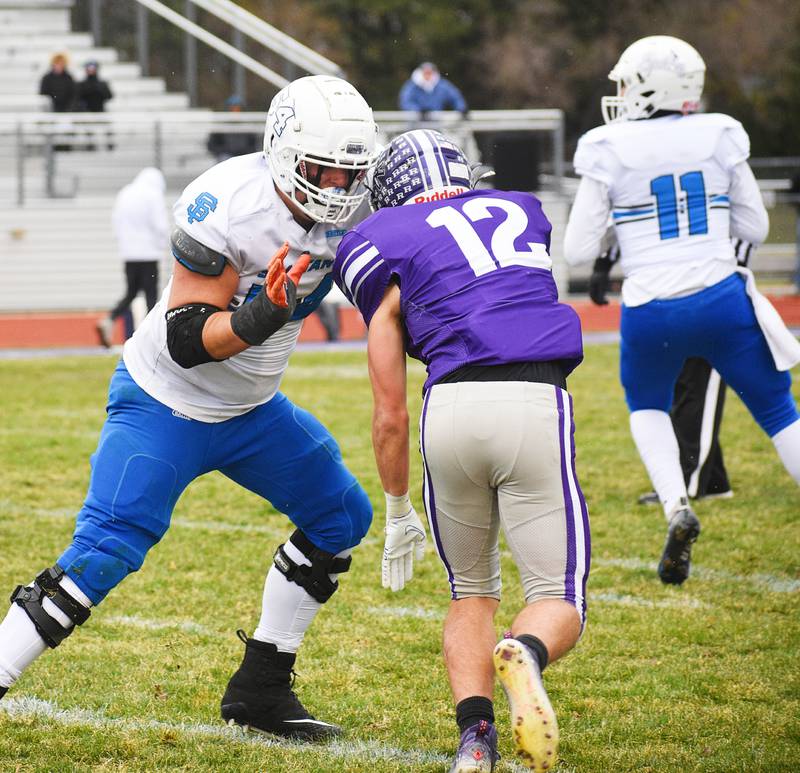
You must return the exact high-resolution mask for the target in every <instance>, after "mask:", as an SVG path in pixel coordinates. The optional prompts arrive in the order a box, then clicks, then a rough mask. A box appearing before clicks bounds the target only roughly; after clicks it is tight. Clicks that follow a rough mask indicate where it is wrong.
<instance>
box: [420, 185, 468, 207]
mask: <svg viewBox="0 0 800 773" xmlns="http://www.w3.org/2000/svg"><path fill="white" fill-rule="evenodd" d="M467 190H468V189H467V188H461V187H458V188H450V189H449V190H446V191H436V193H430V194H428V195H425V194H423V195H422V196H414V203H415V204H419V203H421V202H423V201H441V200H442V199H452V198H453V196H458V195H459V194H461V193H466V192H467Z"/></svg>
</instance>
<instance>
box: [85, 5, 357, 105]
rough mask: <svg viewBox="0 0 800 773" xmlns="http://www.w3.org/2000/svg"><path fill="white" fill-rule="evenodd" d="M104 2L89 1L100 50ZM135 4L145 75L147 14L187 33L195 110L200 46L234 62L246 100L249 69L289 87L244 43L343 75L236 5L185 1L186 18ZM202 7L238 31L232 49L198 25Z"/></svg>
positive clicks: (238, 89) (319, 71) (306, 69)
mask: <svg viewBox="0 0 800 773" xmlns="http://www.w3.org/2000/svg"><path fill="white" fill-rule="evenodd" d="M104 2H105V0H89V27H90V30H91V32H92V35H93V37H94V39H95V43H96V44H97V45H100V42H101V40H102V39H103V37H104V36H103V10H102V7H103V3H104ZM136 3H137V13H136V49H137V58H138V60H139V66H140V67H141V70H142V73H143V74H144V75H147V74H148V72H149V69H150V68H149V59H150V55H149V54H150V42H149V37H150V36H149V28H148V19H147V13H148V11H149V12H152V13H154V14H156V15H157V16H159V17H161V18H162V19H164V20H165V21H167V22H169V23H170V24H172V25H173V26H175V27H177V28H178V29H180V30H182V31H183V32H184V33H186V35H185V41H184V48H185V56H184V70H185V78H186V91H187V93H188V94H189V98H190V101H191V103H192V104H193V105H194V104H196V103H197V83H198V81H197V61H198V60H197V41H200V42H202V43H205V44H206V45H208V46H210V47H211V48H212V49H214V50H215V51H218V52H219V53H221V54H222V55H223V56H225V57H227V58H228V59H230V60H231V61H232V62H234V64H235V71H234V88H233V92H234V93H237V94H238V95H239V96H240V97H242V98H243V99H244V98H245V94H246V88H245V79H244V70H248V71H249V72H251V73H253V74H255V75H256V76H258V77H259V78H261V79H263V80H265V81H266V82H268V83H269V84H271V85H272V86H275V87H277V88H283V87H284V86H285V85H286V84H287V83H288V82H289V79H287V78H286V77H284V75H281V74H280V73H277V72H275V70H273V69H271V68H269V67H267V66H265V65H264V64H263V63H262V62H259V61H257V60H256V59H254V58H253V57H252V56H249V55H248V54H247V53H246V52H245V50H244V49H245V38H249V39H250V40H252V41H254V42H256V43H258V44H259V45H261V46H263V47H264V48H266V49H267V50H268V51H270V52H271V53H272V54H274V55H276V56H277V57H279V58H280V59H281V60H282V61H284V62H286V63H288V64H289V65H290V66H291V67H295V68H297V69H298V70H299V71H300V72H302V73H308V74H311V75H324V74H327V75H338V76H341V75H342V70H341V68H340V67H339V65H337V64H336V63H335V62H332V61H331V60H330V59H327V58H326V57H324V56H322V55H321V54H319V53H318V52H316V51H314V50H313V49H311V48H309V47H308V46H305V45H303V44H302V43H300V42H299V41H297V40H295V39H294V38H292V37H291V36H290V35H287V34H286V33H284V32H281V30H279V29H277V28H276V27H273V26H272V25H271V24H268V23H267V22H266V21H264V20H263V19H261V18H259V17H258V16H256V15H254V14H252V13H250V12H249V11H247V10H245V9H244V8H241V7H240V6H238V5H237V4H236V3H234V2H231V0H184V12H183V14H181V13H179V12H178V11H176V10H173V9H172V8H170V7H168V6H167V5H165V4H164V3H163V2H160V0H136ZM198 8H199V9H202V10H204V11H206V12H208V13H210V14H212V15H213V16H215V17H216V18H218V19H220V20H221V21H223V22H225V23H226V24H229V25H230V26H231V28H232V30H233V42H232V44H231V43H228V42H226V41H225V40H222V39H221V38H220V37H218V36H216V35H214V34H212V33H211V32H209V31H208V30H206V29H204V28H203V27H202V26H200V25H199V24H197V9H198Z"/></svg>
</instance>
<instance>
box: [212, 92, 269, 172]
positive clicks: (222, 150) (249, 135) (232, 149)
mask: <svg viewBox="0 0 800 773" xmlns="http://www.w3.org/2000/svg"><path fill="white" fill-rule="evenodd" d="M225 109H226V110H227V111H228V112H229V113H241V112H242V110H244V100H243V99H242V98H241V97H240V96H237V95H236V94H234V95H233V96H231V97H228V99H226V100H225ZM206 147H207V148H208V152H209V153H211V155H212V156H214V158H215V160H216V161H217V163H219V162H220V161H227V160H228V159H229V158H233V156H244V155H247V154H248V153H255V152H256V151H258V150H261V134H260V133H255V132H237V131H234V132H230V131H228V132H211V134H209V136H208V142H207V143H206Z"/></svg>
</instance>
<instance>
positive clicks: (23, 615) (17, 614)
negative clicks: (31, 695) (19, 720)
mask: <svg viewBox="0 0 800 773" xmlns="http://www.w3.org/2000/svg"><path fill="white" fill-rule="evenodd" d="M59 585H60V586H61V587H62V588H63V589H64V590H65V591H66V592H67V593H68V594H69V595H70V596H72V598H74V599H75V600H76V601H79V602H80V603H81V604H83V606H85V607H86V608H87V609H88V608H89V607H91V606H92V602H91V601H89V599H88V598H87V597H86V595H85V594H84V593H83V591H82V590H81V589H80V588H79V587H78V586H77V585H75V583H74V582H73V581H72V580H71V579H70V578H69V577H67V576H66V575H64V577H62V578H61V580H60V582H59ZM42 609H44V611H45V612H47V614H48V615H50V616H51V617H52V618H53V619H54V620H56V621H57V622H58V623H59V624H60V625H61V626H63V627H64V628H67V629H68V628H72V625H73V623H72V620H70V619H69V618H68V617H67V616H66V615H65V614H64V613H63V612H62V611H61V610H60V609H59V608H58V607H57V606H56V605H55V604H53V602H52V601H50V599H47V598H46V599H43V600H42ZM46 649H48V647H47V644H46V643H45V641H44V639H43V638H42V637H41V636H39V632H38V631H37V630H36V626H35V625H34V624H33V621H32V620H31V619H30V617H28V613H27V612H26V611H25V610H24V609H23V608H22V607H21V606H19V604H12V605H11V608H10V609H9V610H8V614H7V615H6V617H5V620H3V622H2V623H0V687H11V685H13V684H14V682H16V681H17V679H19V677H20V676H21V674H22V672H23V671H24V670H25V669H26V668H27V667H28V666H29V665H30V664H31V663H33V661H34V660H36V658H38V657H39V655H41V654H42V653H43V652H44V651H45V650H46Z"/></svg>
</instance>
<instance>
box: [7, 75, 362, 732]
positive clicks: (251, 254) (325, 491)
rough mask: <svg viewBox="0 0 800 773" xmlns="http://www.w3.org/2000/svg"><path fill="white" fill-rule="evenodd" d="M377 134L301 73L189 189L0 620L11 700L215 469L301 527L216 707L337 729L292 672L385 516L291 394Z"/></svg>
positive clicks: (270, 721) (230, 715) (267, 588)
mask: <svg viewBox="0 0 800 773" xmlns="http://www.w3.org/2000/svg"><path fill="white" fill-rule="evenodd" d="M376 131H377V128H376V125H375V122H374V120H373V117H372V111H371V110H370V108H369V106H368V105H367V103H366V102H365V101H364V99H363V97H362V96H361V95H360V94H359V93H358V92H357V91H356V90H355V89H354V88H353V87H352V86H351V85H350V84H349V83H347V82H345V81H343V80H341V79H339V78H331V77H327V76H310V77H306V78H300V79H299V80H296V81H294V82H292V83H290V84H289V85H288V86H287V87H285V88H284V89H282V90H281V91H280V92H279V93H278V94H277V95H276V96H275V98H274V99H273V101H272V104H271V106H270V109H269V112H268V116H267V124H266V131H265V137H264V151H263V153H262V152H259V153H253V154H250V155H246V156H240V157H236V158H232V159H230V160H228V161H224V162H223V163H220V164H218V165H217V166H215V167H213V168H212V169H210V170H208V171H207V172H205V173H204V174H202V175H200V177H198V178H197V179H196V180H195V181H194V182H192V183H191V184H190V185H189V186H188V187H187V188H186V190H185V191H184V192H183V195H182V196H181V198H180V199H179V200H178V202H177V204H176V205H175V211H174V214H175V220H176V225H177V228H176V230H175V232H174V234H173V237H172V249H173V253H174V256H175V258H176V263H175V265H174V272H173V275H172V278H171V281H170V283H169V285H168V286H167V287H166V288H165V290H164V294H163V295H162V297H161V299H160V301H159V303H158V304H157V306H156V307H155V308H154V309H153V311H152V312H151V313H150V314H149V315H148V316H147V318H146V320H145V321H144V323H143V324H142V325H141V327H140V328H139V329H138V330H137V331H136V334H135V335H134V336H133V337H132V338H131V339H130V340H129V341H128V342H127V344H126V345H125V348H124V350H123V356H122V360H121V361H120V363H119V365H118V366H117V369H116V372H115V373H114V376H113V378H112V380H111V385H110V390H109V402H108V409H107V410H108V418H107V420H106V423H105V426H104V427H103V430H102V433H101V436H100V442H99V444H98V448H97V451H96V452H95V454H94V456H93V457H92V476H91V481H90V484H89V491H88V495H87V497H86V500H85V502H84V505H83V508H82V509H81V511H80V513H79V514H78V518H77V525H76V529H75V535H74V538H73V541H72V543H71V544H70V545H69V547H68V548H67V549H66V550H65V552H64V553H63V554H62V555H61V556H60V557H59V558H58V560H57V562H56V564H55V565H54V566H53V567H51V568H49V569H46V570H44V571H43V572H42V573H41V574H39V575H38V576H37V577H36V578H35V580H34V581H33V582H32V583H31V584H30V585H29V586H19V587H18V588H17V589H16V591H15V592H14V593H13V595H12V602H13V603H12V605H11V608H10V610H9V612H8V614H7V616H6V618H5V620H4V621H3V622H2V624H0V697H2V695H3V694H4V693H5V692H6V691H7V690H8V688H9V687H10V686H11V685H12V684H13V683H14V682H15V681H16V680H17V678H18V677H19V676H20V674H21V672H22V671H23V670H24V668H25V667H26V666H27V665H28V664H29V663H30V662H32V661H33V659H34V658H35V657H37V656H38V655H39V654H41V653H42V652H43V651H44V650H45V649H47V648H48V647H56V646H57V645H58V644H59V643H60V642H61V641H63V639H64V638H66V637H67V636H68V635H69V634H70V633H71V632H72V630H73V628H74V626H75V625H80V624H82V623H84V622H85V621H86V620H87V619H88V617H89V614H90V608H91V607H92V606H94V605H96V604H99V603H100V602H101V601H102V600H103V599H104V598H105V596H106V594H107V593H108V592H109V591H110V590H111V589H112V588H114V587H115V586H116V585H117V584H118V583H119V582H120V581H121V580H123V579H124V578H125V577H126V575H128V574H129V573H130V572H134V571H136V570H138V569H139V567H140V566H141V564H142V562H143V560H144V557H145V555H146V553H147V551H148V550H149V549H150V548H151V547H152V546H153V545H154V544H155V543H156V542H158V540H159V539H160V538H161V537H162V536H163V535H164V533H165V531H166V530H167V528H168V526H169V521H170V516H171V513H172V510H173V507H174V505H175V503H176V502H177V500H178V497H179V496H180V494H181V492H182V491H183V490H184V488H185V487H186V486H187V485H188V484H189V483H191V481H192V480H194V479H195V478H196V477H198V476H199V475H202V474H204V473H207V472H210V471H211V470H219V471H221V472H222V473H223V474H224V475H226V476H227V477H229V478H230V479H231V480H233V481H235V482H237V483H238V484H239V485H241V486H244V487H245V488H247V489H249V490H251V491H253V492H255V493H256V494H258V495H259V496H261V497H263V498H264V499H266V500H268V501H269V502H271V503H272V505H273V506H274V507H275V508H276V509H277V510H279V511H281V512H283V513H286V514H287V515H288V516H289V518H290V519H291V521H292V522H293V524H294V525H295V526H296V530H295V531H294V533H293V534H292V536H291V538H290V539H289V540H288V541H287V542H286V544H284V545H281V546H279V547H278V548H277V550H276V552H275V556H274V565H273V566H271V567H270V570H269V573H268V575H267V578H266V582H265V585H264V594H263V604H262V612H261V619H260V621H259V624H258V627H257V628H256V630H255V632H254V634H253V637H252V638H247V637H246V636H245V635H244V633H243V632H241V631H240V632H239V635H240V638H242V640H243V642H244V643H245V655H244V660H243V662H242V664H241V666H240V668H239V669H238V671H236V673H235V674H234V675H233V677H232V678H231V680H230V682H229V684H228V687H227V689H226V691H225V695H224V697H223V699H222V716H223V718H224V719H225V720H226V721H228V722H229V723H236V724H239V725H245V726H250V727H252V728H254V729H258V730H262V731H266V732H271V733H275V734H278V735H283V736H288V737H294V738H300V739H305V740H316V739H322V738H327V737H330V736H333V735H336V734H338V732H339V728H337V727H336V726H335V725H331V724H329V723H327V722H321V721H318V720H315V719H314V718H313V717H312V716H311V715H310V714H309V713H308V712H307V711H306V710H305V708H304V707H303V705H302V704H301V703H300V701H299V700H298V698H297V696H296V695H295V694H294V692H293V691H292V689H291V674H292V667H293V665H294V661H295V653H296V652H297V649H298V647H299V645H300V643H301V642H302V640H303V636H304V634H305V632H306V629H307V628H308V626H309V625H310V623H311V621H312V620H313V619H314V616H315V615H316V613H317V611H318V610H319V609H320V607H321V605H322V604H323V603H325V602H326V601H327V600H328V599H329V598H330V597H331V595H332V594H333V593H334V592H335V591H336V589H337V587H338V582H337V579H336V578H337V576H338V575H339V574H340V573H342V572H346V571H347V570H348V568H349V565H350V552H351V550H352V548H353V547H355V546H356V545H357V544H358V543H359V542H360V540H361V538H362V537H363V536H364V535H365V534H366V533H367V530H368V528H369V524H370V521H371V518H372V508H371V506H370V503H369V500H368V498H367V495H366V493H365V492H364V490H363V489H362V488H361V486H360V485H359V484H358V482H357V481H356V479H355V478H354V477H353V475H352V474H351V473H350V471H349V470H348V469H347V468H346V467H345V466H344V464H343V462H342V457H341V453H340V451H339V448H338V446H337V444H336V441H335V440H334V439H333V438H332V437H331V435H330V433H329V432H328V431H327V430H326V429H325V427H323V426H322V424H320V422H319V421H317V420H316V419H315V418H314V417H313V416H312V415H311V414H310V413H308V412H307V411H305V410H303V409H302V408H300V407H299V406H295V405H293V404H292V403H291V402H290V401H289V400H288V399H287V398H286V397H285V396H284V395H282V394H281V393H280V392H279V391H278V387H279V384H280V380H281V377H282V375H283V372H284V370H285V369H286V365H287V361H288V359H289V355H290V354H291V352H292V350H293V349H294V346H295V343H296V341H297V338H298V336H299V333H300V328H301V326H302V322H303V318H304V317H306V316H307V315H308V314H309V313H311V312H312V311H313V310H314V309H315V308H316V306H317V304H318V303H319V302H320V301H321V299H322V297H323V296H324V295H325V293H326V292H327V290H328V289H329V287H330V286H331V278H330V275H329V272H330V269H331V266H332V264H333V258H334V256H335V253H336V248H337V246H338V244H339V241H340V240H341V238H342V236H343V235H344V233H345V231H346V230H347V228H348V227H349V226H351V225H353V224H354V223H355V222H357V221H358V219H360V217H361V216H362V214H366V213H368V212H369V206H368V204H366V202H365V195H366V189H364V188H363V186H362V184H361V183H362V178H363V175H364V174H365V172H366V170H367V169H368V168H369V167H370V166H371V164H372V163H373V161H374V156H375V136H376ZM364 208H365V209H366V211H364ZM284 261H286V262H287V263H288V264H289V266H291V268H290V269H289V270H288V273H287V271H286V269H285V268H284Z"/></svg>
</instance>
